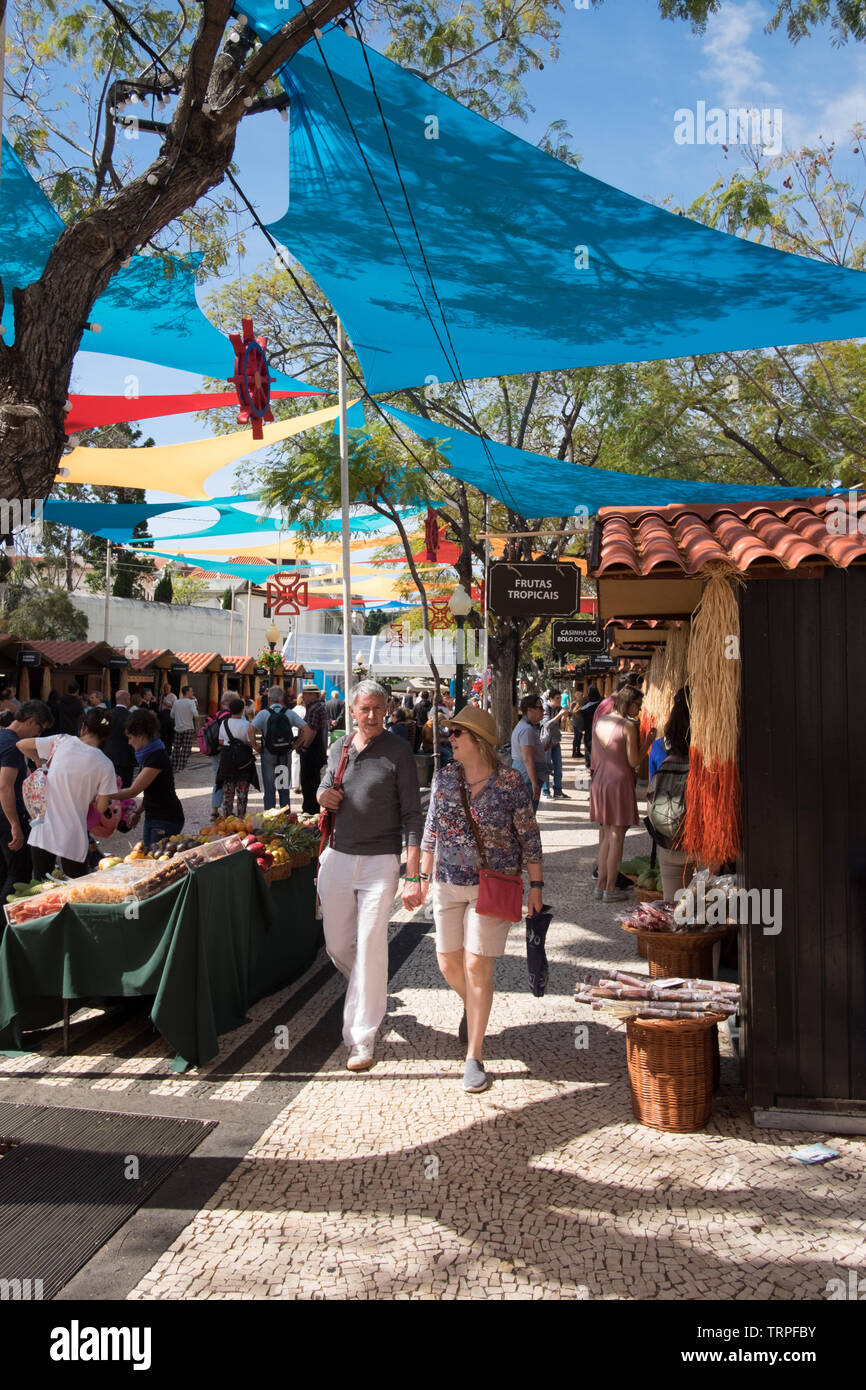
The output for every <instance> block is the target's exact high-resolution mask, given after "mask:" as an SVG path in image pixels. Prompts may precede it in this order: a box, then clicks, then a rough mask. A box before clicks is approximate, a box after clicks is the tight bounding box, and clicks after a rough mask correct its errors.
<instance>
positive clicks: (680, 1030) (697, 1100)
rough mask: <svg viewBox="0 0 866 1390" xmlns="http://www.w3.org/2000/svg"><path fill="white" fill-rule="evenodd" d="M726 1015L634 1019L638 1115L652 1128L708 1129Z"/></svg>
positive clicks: (632, 1066) (630, 1049) (631, 1047)
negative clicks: (720, 1032)
mask: <svg viewBox="0 0 866 1390" xmlns="http://www.w3.org/2000/svg"><path fill="white" fill-rule="evenodd" d="M722 1018H723V1015H722V1014H708V1015H707V1017H706V1018H700V1019H688V1018H676V1019H667V1018H630V1019H629V1020H628V1022H627V1024H626V1051H627V1055H628V1079H629V1086H630V1088H631V1103H632V1109H633V1110H634V1113H635V1116H636V1118H637V1119H638V1120H640V1122H641V1124H642V1125H647V1126H648V1127H649V1128H650V1129H664V1130H668V1131H671V1132H673V1133H675V1134H691V1133H693V1132H694V1131H695V1130H699V1129H703V1128H704V1125H705V1124H706V1123H707V1121H708V1119H709V1118H710V1115H711V1113H712V1108H713V1091H714V1089H715V1087H716V1085H717V1084H718V1065H719V1039H718V1032H717V1029H716V1025H717V1024H718V1023H720V1022H721V1021H722Z"/></svg>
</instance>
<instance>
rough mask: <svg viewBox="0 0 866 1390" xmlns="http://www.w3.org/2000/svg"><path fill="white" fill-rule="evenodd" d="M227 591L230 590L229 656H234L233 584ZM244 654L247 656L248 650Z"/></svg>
mask: <svg viewBox="0 0 866 1390" xmlns="http://www.w3.org/2000/svg"><path fill="white" fill-rule="evenodd" d="M229 592H230V594H231V603H230V604H229V656H234V654H235V652H234V645H235V590H234V585H232V587H231V589H230V590H229ZM244 655H245V656H249V652H244Z"/></svg>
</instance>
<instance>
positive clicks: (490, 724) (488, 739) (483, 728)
mask: <svg viewBox="0 0 866 1390" xmlns="http://www.w3.org/2000/svg"><path fill="white" fill-rule="evenodd" d="M446 722H447V724H448V727H449V728H450V729H455V728H456V729H468V730H469V732H470V733H471V734H474V735H475V737H476V738H480V739H481V740H482V741H483V742H484V743H489V744H490V747H491V748H495V747H496V746H497V744H498V742H499V734H498V731H497V728H496V720H495V719H494V718H493V716H492V715H491V714H488V713H487V711H486V710H483V709H476V708H475V706H474V705H465V706H464V708H463V709H462V710H461V711H460V713H459V714H454V715H450V716H449V717H448V719H447V720H446Z"/></svg>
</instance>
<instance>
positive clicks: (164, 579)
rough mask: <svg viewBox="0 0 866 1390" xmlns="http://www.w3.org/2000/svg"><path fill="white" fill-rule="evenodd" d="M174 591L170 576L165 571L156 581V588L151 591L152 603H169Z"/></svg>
mask: <svg viewBox="0 0 866 1390" xmlns="http://www.w3.org/2000/svg"><path fill="white" fill-rule="evenodd" d="M173 594H174V590H173V586H172V582H171V574H170V572H169V571H168V570H165V571H164V573H163V574H162V575H161V576H160V578H159V579H158V580H157V581H156V588H155V589H154V591H153V601H154V603H171V601H172V598H173Z"/></svg>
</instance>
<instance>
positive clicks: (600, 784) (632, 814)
mask: <svg viewBox="0 0 866 1390" xmlns="http://www.w3.org/2000/svg"><path fill="white" fill-rule="evenodd" d="M642 704H643V695H642V694H641V692H640V691H639V690H637V689H635V687H634V686H631V685H625V686H623V688H622V690H620V691H619V692H618V693H617V695H616V698H615V699H614V702H613V709H612V710H611V711H610V713H609V714H603V715H602V716H601V718H600V719H596V721H595V725H594V727H593V731H592V766H593V768H594V772H593V777H592V782H591V783H590V788H589V815H590V819H591V820H594V821H597V822H598V824H599V826H600V830H599V837H598V884H597V885H596V888H595V897H596V898H602V897H603V899H604V901H605V902H606V903H615V902H622V901H623V899H624V898H625V897H626V896H627V895H626V893H625V892H623V891H622V890H621V889H618V888H617V887H616V879H617V874H618V872H619V863H620V860H621V858H622V845H623V840H624V839H625V832H626V830H627V829H628V827H629V826H630V825H638V824H639V823H640V822H639V821H638V814H637V797H636V795H635V772H636V771H637V769H638V767H640V764H641V760H642V759H643V757H644V755H645V753H646V750H647V748H648V747H649V745H650V744H651V743H652V740H653V738H654V737H655V730H654V729H652V730H651V731H650V736H649V739H648V741H647V745H646V748H640V747H639V743H640V739H639V736H638V726H637V723H636V722H635V721H636V720H638V719H639V718H640V709H641V705H642Z"/></svg>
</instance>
